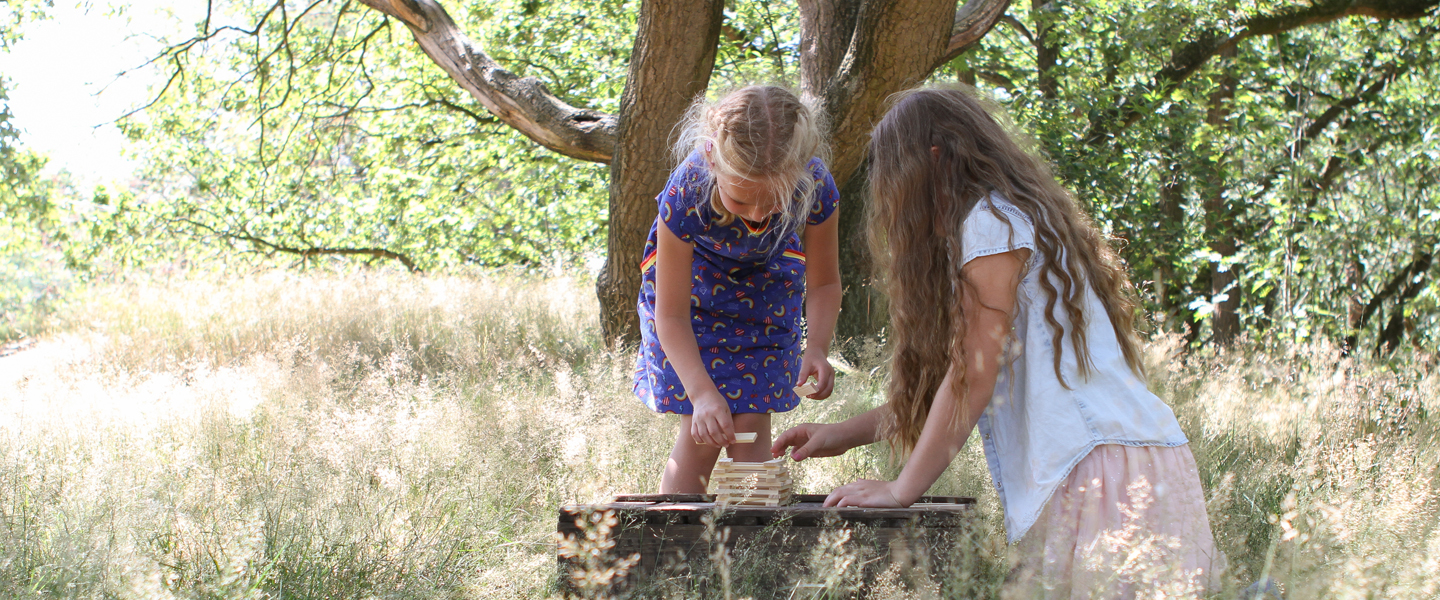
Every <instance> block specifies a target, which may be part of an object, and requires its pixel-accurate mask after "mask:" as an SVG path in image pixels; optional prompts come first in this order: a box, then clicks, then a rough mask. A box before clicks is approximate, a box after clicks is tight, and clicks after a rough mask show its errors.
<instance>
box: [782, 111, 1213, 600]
mask: <svg viewBox="0 0 1440 600" xmlns="http://www.w3.org/2000/svg"><path fill="white" fill-rule="evenodd" d="M972 94H973V90H969V91H966V90H960V89H922V90H914V91H911V92H907V93H904V94H901V95H900V96H899V98H898V100H897V101H896V102H895V105H894V107H893V108H891V109H890V111H889V112H888V113H886V115H885V117H884V118H883V119H882V120H881V121H880V123H879V124H878V125H876V127H875V130H874V132H873V133H872V134H871V141H870V188H871V202H872V214H871V215H870V220H869V223H870V227H871V234H872V237H871V241H872V248H874V250H875V253H876V255H877V258H879V259H880V260H881V262H882V264H883V265H884V268H883V269H882V271H881V272H883V273H885V276H886V283H887V290H888V292H889V298H890V323H891V327H890V331H889V334H890V339H891V344H892V346H893V348H892V354H893V359H892V363H891V364H892V370H891V376H890V384H889V393H888V396H889V401H888V402H887V403H886V404H885V405H883V406H880V407H878V408H875V409H874V410H871V411H869V412H866V413H864V414H861V415H859V416H857V417H854V418H852V419H849V420H847V421H845V422H842V423H835V424H825V425H820V424H813V423H807V424H804V425H800V426H798V427H795V428H792V429H790V430H788V431H786V432H785V433H783V434H781V435H780V436H779V439H778V440H776V442H775V444H774V446H773V448H772V451H773V452H774V453H775V454H776V455H779V454H780V453H781V452H783V451H785V450H786V449H787V448H789V447H794V450H793V452H792V453H791V456H792V457H793V458H794V459H795V460H803V459H805V458H807V457H819V456H834V455H837V454H841V453H844V452H845V451H847V450H849V449H850V448H853V447H856V446H860V445H865V444H870V443H874V442H876V441H879V440H882V439H889V440H890V441H891V442H892V444H893V445H894V446H895V447H897V448H898V449H900V450H901V451H902V452H903V453H905V454H907V455H908V456H907V460H906V464H905V467H904V469H903V470H902V471H901V472H900V475H899V477H897V478H896V479H895V480H894V481H873V480H866V479H862V480H859V481H855V482H853V483H850V484H848V485H844V486H841V487H839V488H837V489H835V490H834V491H833V492H831V494H830V495H829V497H828V498H827V499H826V501H825V502H826V505H827V506H866V507H896V506H909V505H910V504H911V503H913V502H915V501H916V499H918V498H919V497H920V495H921V494H924V493H925V491H926V489H928V488H929V487H930V486H931V485H932V484H934V483H935V480H936V479H937V478H938V477H939V476H940V474H941V473H942V472H944V471H945V469H946V468H947V467H948V466H949V465H950V462H951V460H953V459H954V457H955V455H956V454H957V453H958V452H959V451H960V448H961V447H962V446H964V444H965V440H966V438H967V437H968V436H969V435H970V432H971V429H972V428H974V427H976V426H977V425H978V428H979V431H980V438H981V440H980V441H981V443H982V444H983V446H984V450H985V459H986V462H987V463H988V464H989V467H990V475H991V478H992V479H993V481H994V484H995V489H996V491H997V492H998V493H999V496H1000V502H1001V504H1002V506H1003V507H1004V510H1005V529H1006V532H1007V534H1008V537H1009V540H1010V541H1011V542H1018V551H1017V555H1018V556H1019V557H1020V558H1021V563H1020V566H1019V567H1018V568H1017V570H1016V573H1015V575H1014V577H1013V580H1014V582H1013V585H1012V586H1010V589H1009V590H1007V592H1008V593H1007V594H1006V595H1007V597H1016V598H1065V599H1071V598H1074V599H1080V598H1135V597H1137V596H1143V597H1147V598H1148V597H1161V596H1165V597H1176V596H1180V597H1188V596H1194V595H1198V594H1201V593H1203V592H1204V590H1206V589H1214V588H1215V587H1216V586H1217V585H1218V583H1219V581H1218V580H1217V578H1216V576H1217V574H1218V573H1219V572H1221V571H1223V570H1224V568H1225V559H1224V557H1223V556H1222V555H1221V554H1220V553H1219V552H1218V551H1217V550H1216V548H1215V543H1214V538H1213V537H1212V535H1211V531H1210V523H1209V520H1208V518H1207V516H1206V511H1205V495H1204V493H1203V492H1202V491H1201V488H1200V479H1199V475H1198V471H1197V469H1196V465H1195V459H1194V457H1193V456H1192V454H1191V452H1190V448H1189V445H1188V440H1187V439H1186V437H1185V433H1184V431H1182V430H1181V429H1180V424H1179V422H1178V421H1177V420H1176V419H1175V415H1174V413H1173V412H1171V410H1170V408H1169V407H1168V406H1166V405H1165V404H1164V403H1163V402H1161V400H1160V398H1158V397H1156V396H1155V394H1153V393H1151V392H1150V391H1149V390H1148V389H1146V386H1145V380H1144V373H1143V371H1142V368H1141V367H1142V364H1141V357H1140V352H1141V348H1140V344H1139V342H1138V341H1137V340H1136V337H1135V332H1134V329H1133V325H1132V321H1133V318H1134V311H1135V302H1134V300H1133V294H1132V292H1131V291H1130V282H1129V281H1128V278H1127V276H1126V273H1125V270H1124V267H1123V266H1122V265H1121V263H1120V259H1119V257H1118V256H1116V254H1115V252H1114V250H1113V249H1112V248H1111V247H1110V245H1109V244H1108V243H1107V242H1106V240H1105V238H1104V237H1103V236H1102V235H1101V233H1100V232H1099V230H1098V229H1097V228H1096V227H1095V225H1094V224H1093V223H1091V222H1090V220H1089V219H1088V218H1087V217H1086V216H1085V215H1084V213H1083V212H1082V211H1081V209H1080V207H1079V206H1078V204H1077V203H1076V202H1075V199H1074V198H1073V197H1072V196H1071V195H1070V193H1069V192H1067V191H1066V190H1065V189H1064V188H1063V187H1061V185H1060V184H1059V182H1058V181H1056V180H1055V177H1054V176H1053V175H1052V174H1051V172H1050V170H1049V168H1048V167H1047V166H1046V165H1045V163H1044V162H1043V161H1041V160H1040V159H1039V158H1038V157H1036V156H1034V155H1033V154H1031V153H1030V152H1027V151H1026V150H1025V149H1024V148H1022V147H1021V146H1020V145H1019V144H1017V143H1016V141H1015V140H1014V139H1013V138H1012V137H1011V134H1010V133H1009V131H1008V130H1007V128H1006V127H1004V126H1002V125H1001V124H1000V122H998V121H997V120H996V119H995V118H994V117H993V116H992V115H991V112H990V110H991V109H987V107H986V103H985V102H983V101H981V100H980V99H979V98H977V97H975V96H974V95H972ZM1141 551H1143V552H1144V553H1145V554H1144V555H1143V556H1139V555H1134V553H1135V552H1141ZM1167 594H1168V595H1167Z"/></svg>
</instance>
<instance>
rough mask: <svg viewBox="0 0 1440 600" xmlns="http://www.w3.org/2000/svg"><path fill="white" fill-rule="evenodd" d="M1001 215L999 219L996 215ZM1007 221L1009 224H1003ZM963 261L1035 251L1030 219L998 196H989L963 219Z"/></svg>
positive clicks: (1032, 226) (1033, 230) (977, 203)
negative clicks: (1017, 251) (1021, 249)
mask: <svg viewBox="0 0 1440 600" xmlns="http://www.w3.org/2000/svg"><path fill="white" fill-rule="evenodd" d="M997 213H1001V214H1003V215H1004V219H1001V216H1000V214H997ZM1006 221H1009V223H1006ZM962 239H963V241H964V245H965V260H964V262H962V263H961V264H962V265H964V264H967V263H969V262H970V261H972V260H975V259H977V258H980V257H982V256H990V255H992V254H1001V253H1004V252H1009V251H1011V250H1018V249H1020V248H1029V249H1030V251H1031V252H1034V251H1035V226H1034V225H1032V224H1031V222H1030V217H1029V216H1027V215H1026V214H1025V213H1024V212H1021V211H1020V209H1019V208H1017V207H1016V206H1015V205H1014V204H1011V203H1010V202H1008V201H1007V200H1005V199H1004V198H1003V197H1001V196H1000V195H999V194H995V193H992V194H990V195H989V196H988V197H986V198H984V199H982V200H981V201H979V202H976V203H975V208H974V209H971V211H970V216H968V217H965V233H964V236H963V238H962Z"/></svg>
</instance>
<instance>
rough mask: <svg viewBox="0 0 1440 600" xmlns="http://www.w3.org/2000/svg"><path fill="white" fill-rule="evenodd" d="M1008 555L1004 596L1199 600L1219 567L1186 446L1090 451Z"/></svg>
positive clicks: (1214, 585)
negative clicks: (1011, 558)
mask: <svg viewBox="0 0 1440 600" xmlns="http://www.w3.org/2000/svg"><path fill="white" fill-rule="evenodd" d="M1016 551H1017V553H1018V556H1019V564H1018V565H1017V567H1016V570H1015V571H1014V572H1013V573H1012V578H1011V579H1012V581H1011V585H1009V586H1007V593H1006V594H1005V596H1006V597H1015V598H1047V599H1058V598H1067V599H1078V598H1126V599H1128V598H1135V597H1137V596H1143V597H1147V598H1149V597H1177V596H1178V597H1187V596H1198V595H1200V594H1203V593H1207V592H1214V591H1218V590H1219V589H1220V573H1221V572H1223V571H1224V569H1225V556H1224V555H1223V554H1222V553H1220V552H1219V551H1218V550H1216V548H1215V538H1214V536H1213V535H1212V534H1211V533H1210V518H1209V517H1208V516H1207V515H1206V513H1205V493H1204V492H1203V491H1201V489H1200V477H1199V472H1198V471H1197V470H1196V468H1195V456H1194V455H1193V454H1191V453H1190V447H1189V446H1188V445H1184V446H1175V447H1169V448H1167V447H1163V446H1121V445H1113V444H1107V445H1103V446H1097V447H1095V449H1094V450H1091V451H1090V454H1088V455H1086V456H1085V458H1083V459H1081V460H1080V462H1079V463H1078V464H1076V465H1075V468H1074V469H1073V470H1072V471H1071V472H1070V476H1069V477H1068V478H1066V479H1065V481H1063V482H1061V484H1060V487H1058V488H1056V489H1055V493H1054V495H1052V496H1051V497H1050V502H1049V503H1048V504H1046V505H1045V510H1044V511H1042V512H1041V513H1040V518H1039V520H1037V521H1036V522H1035V525H1033V526H1032V527H1031V528H1030V530H1029V531H1027V532H1026V533H1025V536H1024V537H1023V538H1021V540H1020V542H1019V543H1018V544H1017V545H1016Z"/></svg>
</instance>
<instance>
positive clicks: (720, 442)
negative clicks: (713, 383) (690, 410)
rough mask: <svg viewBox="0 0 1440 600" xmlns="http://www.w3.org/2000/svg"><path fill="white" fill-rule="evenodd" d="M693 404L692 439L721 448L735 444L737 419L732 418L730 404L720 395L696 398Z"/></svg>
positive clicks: (691, 418) (691, 417)
mask: <svg viewBox="0 0 1440 600" xmlns="http://www.w3.org/2000/svg"><path fill="white" fill-rule="evenodd" d="M691 403H692V406H694V408H695V411H694V414H692V415H691V416H690V437H691V438H693V439H694V440H695V441H697V442H700V443H702V444H709V445H711V446H716V447H720V448H724V447H727V446H729V445H730V444H733V443H735V419H734V418H733V417H731V416H730V404H729V403H727V402H725V401H724V400H722V399H720V395H719V394H718V393H717V394H715V395H714V396H712V397H709V398H705V397H698V398H695V399H694V400H692V401H691Z"/></svg>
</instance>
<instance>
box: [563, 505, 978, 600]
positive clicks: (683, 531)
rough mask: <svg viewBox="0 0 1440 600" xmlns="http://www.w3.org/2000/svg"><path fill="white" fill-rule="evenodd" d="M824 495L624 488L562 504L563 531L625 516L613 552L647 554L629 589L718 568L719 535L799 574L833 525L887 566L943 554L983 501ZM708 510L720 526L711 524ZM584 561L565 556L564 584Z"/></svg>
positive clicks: (874, 564) (876, 563) (731, 546)
mask: <svg viewBox="0 0 1440 600" xmlns="http://www.w3.org/2000/svg"><path fill="white" fill-rule="evenodd" d="M824 501H825V496H823V495H819V494H796V495H795V496H794V502H793V503H792V504H789V505H786V506H717V505H716V504H715V503H714V497H713V496H710V495H706V494H634V495H623V496H617V497H616V498H615V501H614V502H610V503H607V504H592V505H569V506H563V507H561V508H560V515H559V517H560V518H559V523H558V526H557V529H556V530H557V532H558V533H559V534H560V535H561V536H577V535H579V536H583V535H584V533H583V532H582V531H581V529H580V528H579V527H578V526H577V525H576V519H577V518H580V517H583V516H585V515H589V514H592V513H594V512H595V511H611V512H612V513H613V514H614V515H615V516H616V517H617V518H618V525H617V528H616V529H615V531H614V533H613V534H612V538H613V539H614V541H615V546H614V548H613V549H612V550H611V553H612V554H613V555H615V556H618V557H626V556H630V555H632V554H639V557H640V561H639V563H638V564H636V565H635V566H634V567H633V568H632V570H631V573H630V576H629V577H628V578H627V579H626V580H624V581H619V582H617V583H616V587H617V591H621V590H623V589H628V588H630V587H632V586H634V585H636V584H641V583H643V582H644V581H645V580H646V579H647V578H650V577H653V576H656V575H657V574H658V575H661V576H666V577H668V576H673V575H676V574H683V573H684V572H686V571H691V572H694V571H696V570H697V569H704V568H710V567H711V565H712V564H713V563H712V562H711V561H712V558H713V555H714V553H715V550H716V549H717V547H718V544H717V543H716V542H715V541H714V539H713V538H714V537H719V538H721V539H723V545H724V547H725V549H726V550H727V551H730V552H735V551H737V549H739V551H740V552H741V553H745V552H749V553H751V556H764V561H765V563H766V567H767V568H770V569H775V570H777V571H781V572H783V571H787V570H788V571H790V572H792V573H798V572H799V569H802V568H803V563H804V562H805V561H806V560H807V559H808V558H809V556H810V554H811V552H812V550H813V549H814V548H815V547H816V546H817V545H818V544H820V543H821V542H822V536H823V535H824V534H825V532H827V531H831V532H834V531H835V530H840V529H846V530H849V531H850V535H851V541H850V542H849V543H853V544H858V545H860V546H862V548H860V549H861V550H863V552H862V554H865V555H866V556H868V559H867V560H870V563H869V565H868V567H869V568H872V569H873V568H879V569H880V570H883V568H884V567H886V566H888V565H889V564H890V563H891V562H893V561H909V560H911V559H912V557H914V556H915V555H916V554H917V553H919V552H925V553H928V554H927V556H934V555H935V554H936V552H935V550H936V549H937V548H938V549H939V550H940V554H943V553H944V550H945V548H947V544H950V543H951V542H950V540H953V539H956V538H955V535H956V534H959V533H963V532H966V531H968V530H969V528H970V527H971V523H972V519H973V513H974V503H975V500H974V499H973V498H959V497H950V496H926V497H922V498H921V499H920V501H919V502H917V503H916V504H915V505H914V506H911V507H909V508H824V507H822V506H821V504H823V503H824ZM707 516H709V517H711V519H713V521H714V523H715V525H714V527H713V528H710V527H708V526H707V525H706V523H705V517H707ZM707 529H709V530H710V531H713V532H715V533H708V532H707ZM741 562H742V563H743V561H741ZM577 564H578V563H576V562H575V561H572V560H569V559H566V558H564V557H560V558H559V559H558V566H559V569H560V581H561V588H562V590H563V591H567V592H571V591H574V589H575V588H574V587H573V586H572V585H571V583H572V582H571V580H570V576H569V573H570V572H571V570H572V569H573V568H574V567H575V566H577ZM737 564H739V565H740V568H744V565H743V564H740V563H737ZM935 564H938V563H935V562H934V561H932V567H933V566H934V565H935ZM737 576H744V574H743V573H737ZM793 583H794V582H793V581H792V582H791V584H793Z"/></svg>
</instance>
